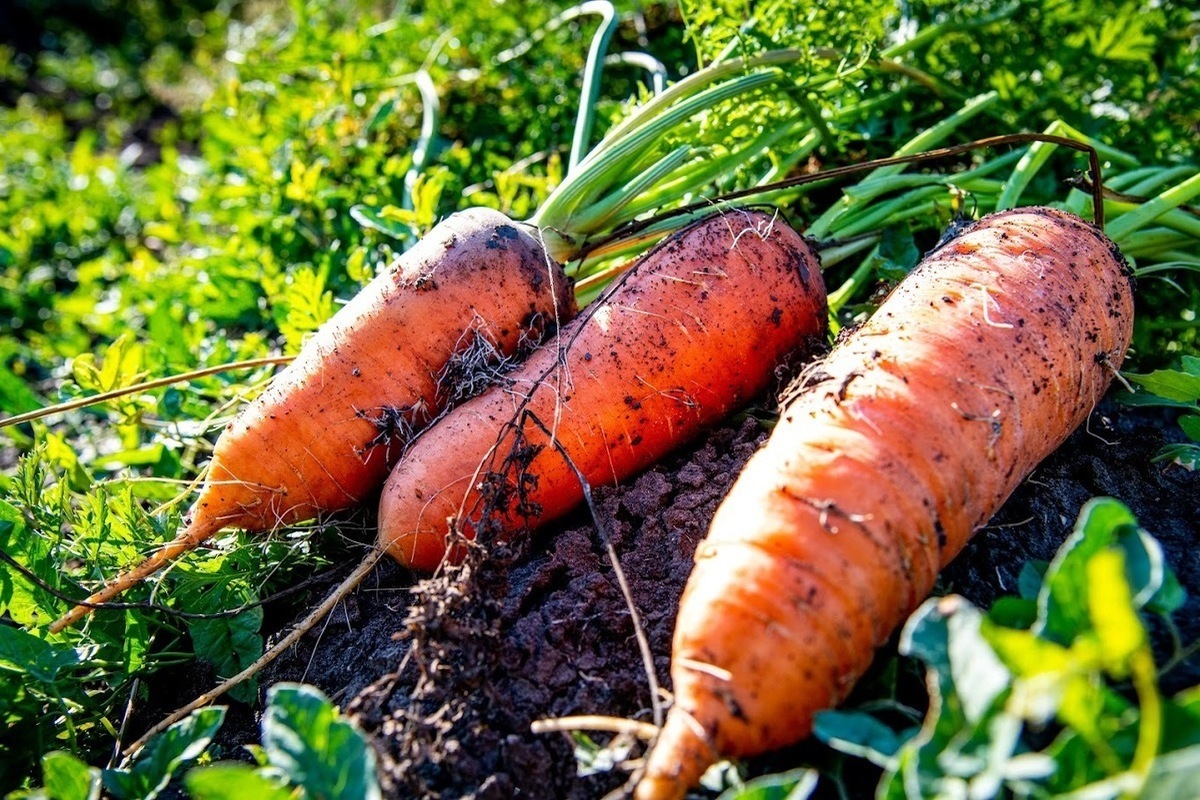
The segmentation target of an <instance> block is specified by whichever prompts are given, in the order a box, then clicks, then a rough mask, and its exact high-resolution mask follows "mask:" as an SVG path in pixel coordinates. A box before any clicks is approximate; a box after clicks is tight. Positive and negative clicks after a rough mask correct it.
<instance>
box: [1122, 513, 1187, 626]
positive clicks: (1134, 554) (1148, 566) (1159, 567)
mask: <svg viewBox="0 0 1200 800" xmlns="http://www.w3.org/2000/svg"><path fill="white" fill-rule="evenodd" d="M1118 544H1119V545H1120V546H1121V552H1122V553H1124V556H1125V575H1126V578H1127V580H1128V582H1129V585H1130V586H1131V587H1133V589H1134V591H1135V592H1136V593H1137V594H1136V596H1135V597H1134V598H1133V601H1134V605H1136V606H1137V607H1138V608H1146V609H1147V610H1149V611H1152V612H1154V613H1157V614H1161V615H1163V616H1169V615H1170V614H1172V613H1174V612H1175V611H1177V610H1178V609H1179V608H1180V607H1182V606H1183V602H1184V600H1185V599H1186V593H1185V592H1184V590H1183V586H1182V585H1181V584H1180V583H1179V578H1177V577H1176V575H1175V573H1174V571H1172V570H1171V568H1170V566H1169V565H1168V564H1167V562H1166V558H1165V557H1164V556H1163V551H1162V545H1160V544H1159V543H1158V540H1157V539H1155V538H1154V537H1153V536H1151V535H1150V534H1148V533H1146V532H1145V531H1143V530H1141V529H1138V530H1137V531H1136V532H1134V533H1128V532H1127V533H1126V534H1124V535H1122V536H1121V537H1120V539H1119V540H1118Z"/></svg>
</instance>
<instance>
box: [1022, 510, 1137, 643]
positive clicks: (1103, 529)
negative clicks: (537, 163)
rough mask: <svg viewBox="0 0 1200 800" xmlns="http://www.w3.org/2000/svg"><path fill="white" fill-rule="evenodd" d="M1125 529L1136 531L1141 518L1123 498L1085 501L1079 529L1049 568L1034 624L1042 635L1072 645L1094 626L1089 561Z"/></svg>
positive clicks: (1078, 525) (1077, 523)
mask: <svg viewBox="0 0 1200 800" xmlns="http://www.w3.org/2000/svg"><path fill="white" fill-rule="evenodd" d="M1122 530H1125V531H1136V530H1137V520H1136V519H1134V516H1133V514H1132V513H1131V512H1130V511H1129V509H1128V508H1126V507H1125V506H1124V505H1122V504H1121V503H1120V502H1118V501H1116V500H1113V499H1112V498H1094V499H1092V500H1089V501H1088V502H1087V504H1086V505H1084V507H1083V509H1082V510H1081V511H1080V512H1079V519H1078V520H1077V521H1076V523H1075V530H1074V531H1073V532H1072V533H1071V535H1070V536H1069V537H1068V538H1067V540H1066V542H1065V543H1064V544H1063V546H1062V547H1061V548H1059V551H1058V553H1057V554H1056V555H1055V557H1054V560H1053V561H1052V562H1051V563H1050V568H1049V569H1048V570H1047V572H1046V580H1045V583H1044V584H1043V586H1042V592H1041V594H1040V595H1039V597H1038V608H1039V614H1038V622H1037V625H1035V627H1034V630H1035V632H1036V633H1038V635H1044V636H1045V637H1047V638H1048V639H1050V640H1051V641H1054V642H1058V643H1059V644H1063V645H1069V644H1070V643H1071V642H1072V641H1073V640H1074V638H1075V637H1076V636H1077V635H1079V634H1080V633H1084V632H1086V631H1088V630H1089V629H1090V628H1091V620H1090V619H1089V617H1088V610H1087V609H1088V578H1087V562H1088V560H1089V559H1090V558H1091V557H1092V556H1093V555H1095V554H1096V553H1098V552H1100V551H1101V550H1103V549H1105V548H1107V547H1109V546H1111V545H1112V544H1113V543H1114V542H1115V541H1116V540H1117V536H1118V534H1119V533H1120V532H1121V531H1122Z"/></svg>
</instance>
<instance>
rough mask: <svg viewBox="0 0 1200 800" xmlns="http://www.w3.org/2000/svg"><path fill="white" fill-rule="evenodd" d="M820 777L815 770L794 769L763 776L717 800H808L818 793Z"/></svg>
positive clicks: (731, 790) (726, 792) (722, 794)
mask: <svg viewBox="0 0 1200 800" xmlns="http://www.w3.org/2000/svg"><path fill="white" fill-rule="evenodd" d="M819 777H820V773H818V772H817V771H816V770H814V769H803V768H802V769H793V770H789V771H788V772H780V773H778V774H776V775H763V776H762V777H760V778H755V779H754V780H751V781H747V782H746V785H745V786H742V787H739V788H736V789H727V790H726V791H724V792H722V793H721V796H720V797H718V798H717V800H806V799H807V798H809V797H811V796H812V793H813V792H814V791H816V788H817V780H818V778H819Z"/></svg>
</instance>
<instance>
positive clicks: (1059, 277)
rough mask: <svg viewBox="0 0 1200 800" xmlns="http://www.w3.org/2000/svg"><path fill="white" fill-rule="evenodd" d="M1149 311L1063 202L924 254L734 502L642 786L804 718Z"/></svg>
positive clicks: (842, 683)
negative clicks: (1139, 314)
mask: <svg viewBox="0 0 1200 800" xmlns="http://www.w3.org/2000/svg"><path fill="white" fill-rule="evenodd" d="M1132 316H1133V306H1132V299H1131V288H1130V281H1129V278H1128V277H1127V268H1126V266H1125V263H1124V259H1123V258H1122V257H1121V255H1120V253H1119V252H1118V251H1117V249H1116V246H1115V245H1113V244H1112V242H1110V241H1109V240H1108V239H1107V238H1105V237H1104V236H1103V234H1101V233H1100V232H1099V231H1098V230H1097V229H1096V228H1095V227H1093V226H1091V225H1088V224H1087V223H1084V222H1083V221H1081V220H1079V219H1077V218H1075V217H1073V216H1071V215H1070V214H1067V213H1065V212H1061V211H1056V210H1052V209H1048V208H1034V209H1018V210H1014V211H1007V212H1002V213H998V214H993V215H991V216H989V217H985V218H984V219H982V220H980V221H979V222H978V223H976V224H975V225H973V226H971V227H970V228H969V229H968V230H966V231H965V232H963V233H961V234H960V235H959V236H957V238H954V239H952V240H951V241H950V242H949V243H947V244H945V245H943V246H942V247H940V248H939V249H938V250H936V251H935V252H934V253H932V254H931V255H929V256H928V257H926V258H925V260H924V261H923V263H922V264H921V265H920V266H919V267H918V268H917V269H916V271H915V272H914V273H913V274H912V275H911V276H910V277H909V278H907V279H905V280H904V281H903V282H902V283H901V284H900V286H899V287H897V289H896V290H895V291H894V292H893V293H892V294H891V296H890V297H889V298H888V299H887V300H886V301H885V302H884V304H883V305H882V306H881V307H880V308H879V310H878V312H877V313H876V314H875V315H874V317H872V319H871V320H870V321H869V322H867V323H866V324H865V325H864V326H863V327H862V328H860V329H859V330H858V331H856V332H855V333H854V334H852V335H851V336H849V337H848V338H846V339H845V340H844V341H843V342H841V343H840V344H839V345H838V346H837V347H835V348H834V350H833V352H832V353H831V354H830V355H829V356H828V358H826V359H825V360H824V361H822V362H820V363H819V364H818V365H817V366H816V367H815V368H814V369H813V370H812V371H810V372H809V373H808V374H807V375H808V378H807V381H806V382H805V383H804V384H803V385H802V386H801V387H800V388H799V389H798V390H797V394H796V395H795V397H794V399H792V400H791V401H790V402H789V403H788V404H787V405H786V407H785V409H784V411H783V412H782V417H781V419H780V422H779V425H778V426H777V427H776V429H775V430H774V432H773V433H772V435H771V438H770V440H769V441H768V443H767V444H766V445H765V446H764V447H763V449H762V450H761V451H760V452H759V453H757V454H756V455H755V456H754V457H753V458H752V459H751V461H750V463H749V464H748V465H747V467H746V469H745V471H744V472H743V473H742V475H741V476H740V477H739V478H738V480H737V482H736V483H735V484H734V487H733V488H732V490H731V491H730V494H729V496H728V497H727V498H726V500H725V501H724V503H723V504H722V505H721V507H720V509H719V510H718V511H717V514H716V516H715V518H714V519H713V522H712V527H711V529H710V531H709V534H708V537H707V539H706V540H705V541H704V542H702V543H701V545H700V548H699V550H698V551H697V554H696V566H695V570H694V572H693V574H692V575H691V577H690V579H689V581H688V584H687V588H686V590H685V592H684V596H683V600H682V603H681V606H680V610H679V617H678V620H677V623H676V629H675V639H674V644H673V652H672V668H671V677H672V681H673V683H674V705H673V707H672V709H671V711H670V713H669V715H668V718H667V722H666V724H665V725H664V727H663V729H662V731H661V732H660V734H659V736H658V739H657V741H656V743H655V745H654V747H653V749H652V751H651V753H650V755H649V760H648V763H647V767H646V771H645V773H644V775H643V777H642V778H641V781H640V783H639V784H638V787H637V789H636V792H635V796H636V798H637V800H662V798H679V797H683V795H684V793H685V791H686V790H687V788H688V787H689V786H692V785H694V784H695V783H696V781H697V780H698V779H699V777H700V775H701V774H702V773H703V771H704V770H705V769H706V768H707V766H708V765H709V764H711V763H712V762H713V761H714V760H715V759H716V758H718V757H723V756H745V755H751V754H755V753H760V752H764V751H767V750H771V749H774V748H778V747H781V746H784V745H787V744H790V743H792V742H795V741H797V740H799V739H801V738H803V737H804V736H806V735H808V733H809V732H810V730H811V727H812V720H813V715H814V714H815V713H816V712H817V711H818V710H821V709H824V708H828V707H830V706H833V705H834V704H836V703H838V702H839V701H840V700H842V699H843V698H844V697H845V696H846V694H847V693H848V692H849V691H850V688H851V686H853V684H854V682H855V681H856V680H857V679H858V677H859V676H860V675H862V673H863V672H864V670H866V668H867V667H868V666H869V665H870V662H871V659H872V655H873V652H874V650H875V648H876V647H878V646H880V645H881V644H883V643H884V642H885V641H886V640H887V639H888V637H889V636H890V635H891V633H892V631H893V630H894V629H895V628H896V627H897V626H898V625H899V624H900V623H901V622H902V621H903V620H904V618H905V617H906V616H907V615H908V614H909V613H910V612H911V611H912V610H913V609H914V608H915V607H916V606H917V604H918V603H919V602H920V601H921V600H922V599H923V598H924V597H925V595H927V594H928V593H929V592H930V590H931V589H932V588H933V583H934V577H935V576H936V574H937V571H938V570H939V568H941V567H942V566H944V565H945V564H946V563H947V562H949V561H950V559H952V558H953V557H954V556H955V555H956V554H957V553H958V552H959V551H960V550H961V549H962V548H963V546H964V545H965V544H966V542H967V540H968V538H969V537H970V536H971V534H972V533H973V532H974V531H975V530H977V529H978V528H979V527H981V526H982V525H984V524H985V523H986V522H987V521H988V519H989V518H990V517H991V516H992V514H993V513H994V512H995V511H996V510H997V509H998V507H999V506H1000V505H1001V503H1003V501H1004V500H1005V498H1007V497H1008V495H1009V494H1010V493H1011V492H1012V491H1013V489H1014V488H1016V486H1017V485H1018V484H1019V483H1020V482H1021V481H1022V480H1023V479H1024V478H1025V476H1026V475H1028V474H1029V472H1030V471H1031V470H1033V468H1034V467H1035V466H1036V465H1037V464H1038V462H1039V461H1041V460H1042V459H1043V458H1045V457H1046V456H1047V455H1049V453H1050V452H1051V451H1052V450H1053V449H1054V448H1056V447H1057V446H1058V445H1059V444H1060V443H1061V442H1062V441H1063V440H1064V439H1065V438H1066V437H1067V435H1068V434H1069V433H1070V432H1071V431H1072V430H1074V429H1075V428H1076V427H1078V426H1079V425H1080V424H1081V423H1082V422H1083V421H1084V420H1085V419H1086V418H1087V416H1088V414H1089V413H1090V412H1091V410H1092V408H1093V407H1094V406H1095V404H1096V402H1097V401H1098V400H1099V399H1100V397H1101V395H1102V394H1103V393H1104V391H1105V389H1106V388H1107V386H1108V384H1109V382H1110V380H1111V378H1112V376H1113V375H1114V374H1115V370H1116V368H1117V366H1118V365H1119V364H1120V361H1121V359H1122V357H1123V355H1124V353H1125V350H1126V348H1127V346H1128V344H1129V340H1130V336H1131V330H1132Z"/></svg>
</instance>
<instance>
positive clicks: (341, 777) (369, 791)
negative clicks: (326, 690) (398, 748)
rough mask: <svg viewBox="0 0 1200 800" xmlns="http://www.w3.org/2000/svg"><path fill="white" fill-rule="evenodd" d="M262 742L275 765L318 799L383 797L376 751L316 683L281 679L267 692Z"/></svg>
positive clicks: (308, 795) (368, 799)
mask: <svg viewBox="0 0 1200 800" xmlns="http://www.w3.org/2000/svg"><path fill="white" fill-rule="evenodd" d="M262 744H263V749H264V750H266V752H267V758H268V759H269V761H270V763H271V765H272V766H273V767H276V768H277V769H279V770H281V771H282V772H283V774H285V775H287V776H288V777H289V780H291V782H292V783H294V784H296V785H298V786H302V787H304V791H305V794H306V796H307V797H309V798H312V799H313V800H339V799H340V798H343V797H355V798H363V800H379V798H380V797H381V794H380V790H379V783H378V779H377V777H376V775H375V752H374V751H373V750H372V749H371V746H370V744H368V743H367V740H366V738H365V737H364V736H363V735H362V734H361V733H360V732H359V730H358V729H357V728H356V727H354V725H353V724H351V723H350V722H349V721H348V720H345V719H342V717H341V715H340V714H339V713H338V710H337V708H336V707H335V706H334V705H333V703H331V702H330V701H329V699H328V698H326V697H325V695H323V694H322V693H321V692H320V691H318V690H317V689H316V688H314V687H312V686H306V685H304V684H297V683H279V684H276V685H275V686H272V687H271V689H270V691H269V692H268V693H267V710H266V712H265V713H264V714H263V722H262Z"/></svg>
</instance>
